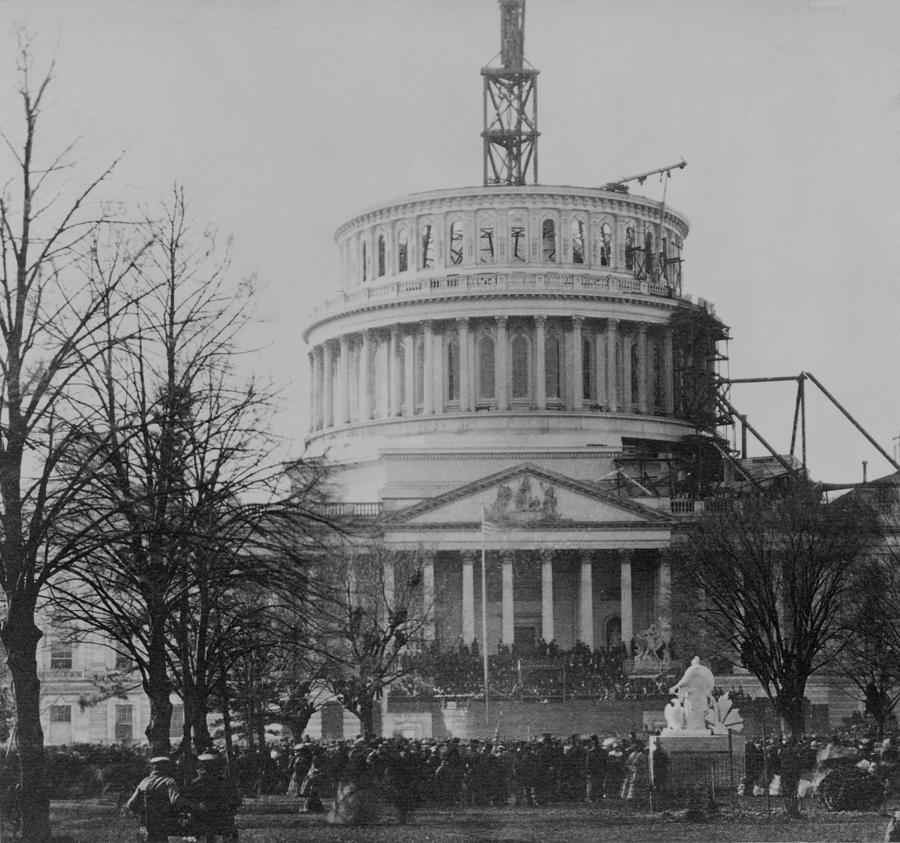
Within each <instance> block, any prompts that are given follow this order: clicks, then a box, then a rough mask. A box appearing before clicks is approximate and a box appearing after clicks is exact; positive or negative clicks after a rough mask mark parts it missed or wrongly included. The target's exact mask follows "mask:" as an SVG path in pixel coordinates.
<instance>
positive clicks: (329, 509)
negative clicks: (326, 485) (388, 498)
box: [318, 501, 383, 518]
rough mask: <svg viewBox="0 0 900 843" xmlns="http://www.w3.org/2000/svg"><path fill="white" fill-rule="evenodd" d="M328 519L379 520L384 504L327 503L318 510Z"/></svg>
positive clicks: (377, 502) (376, 502) (378, 502)
mask: <svg viewBox="0 0 900 843" xmlns="http://www.w3.org/2000/svg"><path fill="white" fill-rule="evenodd" d="M318 510H319V512H320V513H321V514H322V515H324V516H326V517H327V518H377V517H378V516H379V515H381V513H382V510H383V504H382V503H381V502H380V501H375V502H374V503H372V502H366V503H347V502H341V503H325V504H322V505H321V506H320V507H319V508H318Z"/></svg>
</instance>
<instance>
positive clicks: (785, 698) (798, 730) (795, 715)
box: [776, 690, 806, 737]
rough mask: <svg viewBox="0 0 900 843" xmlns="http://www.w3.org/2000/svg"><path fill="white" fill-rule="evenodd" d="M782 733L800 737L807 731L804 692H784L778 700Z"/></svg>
mask: <svg viewBox="0 0 900 843" xmlns="http://www.w3.org/2000/svg"><path fill="white" fill-rule="evenodd" d="M776 703H777V709H778V715H779V717H780V718H781V731H782V733H783V734H784V735H785V736H791V735H793V736H795V737H799V736H800V735H802V734H803V732H804V731H805V730H806V728H805V727H806V724H805V719H804V716H803V691H799V692H798V691H796V690H793V691H784V692H782V693H780V694H779V695H778V698H777V701H776Z"/></svg>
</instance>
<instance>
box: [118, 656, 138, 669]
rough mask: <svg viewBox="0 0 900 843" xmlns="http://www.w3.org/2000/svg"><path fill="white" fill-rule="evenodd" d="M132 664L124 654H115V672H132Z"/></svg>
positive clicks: (129, 658)
mask: <svg viewBox="0 0 900 843" xmlns="http://www.w3.org/2000/svg"><path fill="white" fill-rule="evenodd" d="M133 669H134V662H132V661H131V657H130V656H126V655H125V654H124V653H116V670H133Z"/></svg>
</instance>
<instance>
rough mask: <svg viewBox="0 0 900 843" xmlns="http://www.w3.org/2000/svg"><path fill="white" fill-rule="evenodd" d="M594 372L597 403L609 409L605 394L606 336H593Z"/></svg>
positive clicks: (598, 332)
mask: <svg viewBox="0 0 900 843" xmlns="http://www.w3.org/2000/svg"><path fill="white" fill-rule="evenodd" d="M594 372H595V374H596V377H597V403H598V404H599V405H600V406H601V407H606V408H607V409H609V405H608V402H607V394H606V377H607V374H606V334H605V333H603V331H597V333H596V334H594Z"/></svg>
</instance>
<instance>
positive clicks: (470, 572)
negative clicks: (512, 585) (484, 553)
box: [462, 550, 483, 647]
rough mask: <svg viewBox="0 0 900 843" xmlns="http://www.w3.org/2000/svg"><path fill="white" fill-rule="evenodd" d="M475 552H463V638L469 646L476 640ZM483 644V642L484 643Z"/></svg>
mask: <svg viewBox="0 0 900 843" xmlns="http://www.w3.org/2000/svg"><path fill="white" fill-rule="evenodd" d="M474 572H475V553H474V551H471V550H464V551H463V552H462V640H463V644H465V645H466V646H467V647H471V646H472V642H473V641H474V640H475V576H474ZM482 646H483V643H482Z"/></svg>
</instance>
